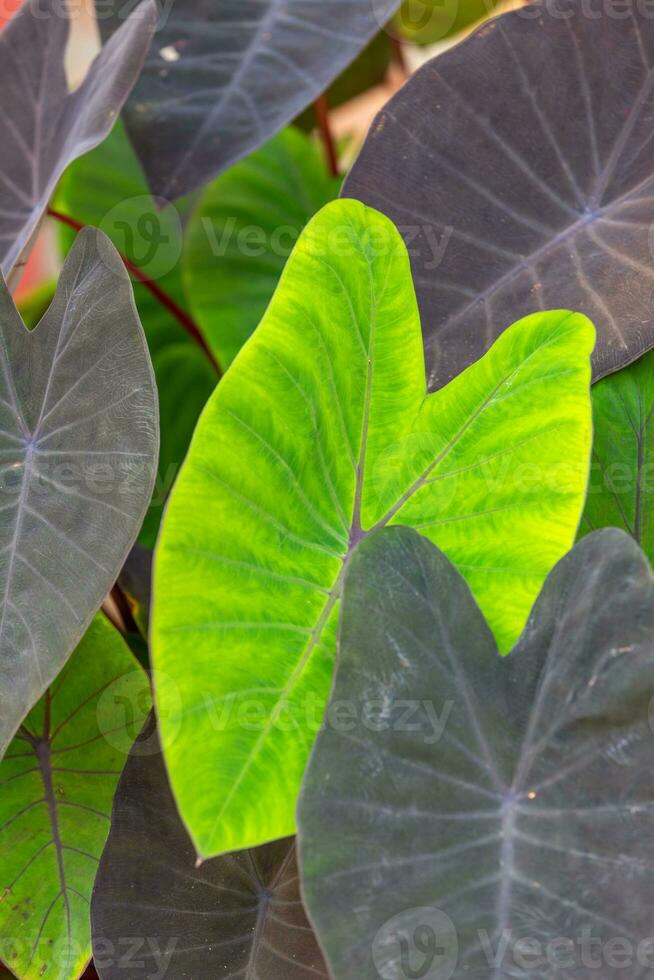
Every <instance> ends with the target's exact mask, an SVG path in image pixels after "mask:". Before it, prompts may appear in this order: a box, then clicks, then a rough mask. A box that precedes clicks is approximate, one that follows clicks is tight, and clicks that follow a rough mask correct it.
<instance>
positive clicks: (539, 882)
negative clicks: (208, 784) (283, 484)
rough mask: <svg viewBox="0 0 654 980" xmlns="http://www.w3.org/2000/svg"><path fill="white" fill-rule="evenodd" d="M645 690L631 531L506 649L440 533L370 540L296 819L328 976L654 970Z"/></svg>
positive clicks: (547, 601) (653, 623)
mask: <svg viewBox="0 0 654 980" xmlns="http://www.w3.org/2000/svg"><path fill="white" fill-rule="evenodd" d="M653 695H654V580H653V578H652V573H651V570H650V567H649V565H648V563H647V560H646V558H645V556H644V555H643V553H642V551H641V550H640V548H639V547H638V545H637V544H636V543H635V542H634V541H633V540H632V539H631V538H630V537H628V536H627V535H626V534H624V532H622V531H618V530H617V529H609V530H604V531H599V532H597V533H595V534H592V535H589V536H588V537H586V538H584V539H583V540H582V541H581V542H580V543H579V544H577V546H576V547H575V548H574V550H573V551H572V552H570V553H569V554H568V555H567V556H566V557H565V558H564V559H563V560H562V561H561V562H560V563H559V564H558V565H557V566H556V567H555V568H554V571H553V572H552V573H551V574H550V576H549V578H548V579H547V581H546V583H545V586H544V587H543V591H542V593H541V595H540V597H539V598H538V600H537V602H536V604H535V606H534V610H533V612H532V615H531V617H530V619H529V621H528V624H527V626H526V628H525V631H524V633H523V635H522V637H521V639H520V640H519V642H518V644H517V646H516V647H515V648H514V650H513V651H512V653H510V654H509V656H508V657H506V658H500V657H499V656H498V654H497V648H496V646H495V642H494V640H493V637H492V635H491V632H490V630H489V629H488V627H487V625H486V623H485V621H484V619H483V616H482V614H481V612H480V610H479V608H478V606H477V605H476V603H475V602H474V600H473V598H472V595H471V593H470V590H469V588H468V586H467V585H466V584H465V582H464V580H463V578H462V577H461V575H460V573H459V572H458V571H456V569H455V568H454V567H453V566H452V564H451V563H450V562H449V561H448V560H447V559H446V558H445V556H444V555H443V554H442V553H441V552H439V551H438V550H437V549H436V548H435V547H434V546H433V545H432V544H431V543H429V542H428V541H426V540H425V539H424V538H422V537H420V536H419V535H418V534H417V533H416V532H414V531H412V530H408V529H405V528H399V529H397V528H396V529H388V530H385V531H382V532H380V533H378V534H377V535H375V536H374V537H371V538H369V539H368V540H367V541H365V542H364V543H363V544H362V545H360V546H359V550H358V553H357V554H356V556H355V557H354V562H353V565H352V567H351V570H350V572H349V574H348V579H347V583H346V587H345V596H344V607H343V612H342V619H341V643H340V656H339V665H338V668H337V673H336V680H335V685H334V690H333V692H332V697H331V701H330V706H329V708H328V712H327V719H326V723H325V726H324V728H323V730H322V732H321V734H320V735H319V737H318V741H317V744H316V747H315V749H314V752H313V756H312V758H311V762H310V765H309V769H308V771H307V774H306V777H305V781H304V786H303V791H302V795H301V799H300V804H299V814H298V818H299V827H300V838H299V839H300V857H301V861H300V864H301V871H302V881H303V893H304V898H305V902H306V904H307V909H308V911H309V915H310V918H311V919H312V921H313V924H314V927H315V928H316V932H317V935H318V937H319V939H320V942H321V945H322V947H323V949H324V950H325V953H326V956H327V960H328V963H329V966H330V969H331V973H332V976H333V977H334V980H377V978H378V976H382V977H384V978H386V980H400V978H402V980H404V978H405V977H407V976H425V977H426V976H429V977H430V978H432V977H433V978H439V980H440V978H442V980H445V978H450V977H452V978H454V980H464V978H465V980H468V978H474V980H481V978H483V980H508V978H518V977H524V978H527V977H528V976H534V977H536V976H537V977H538V978H539V980H554V978H560V980H563V978H564V977H565V978H567V980H572V978H574V980H582V978H587V980H590V978H591V977H598V976H601V977H602V980H618V978H622V980H636V978H641V977H643V976H645V975H646V972H647V973H649V971H644V970H643V966H642V962H640V961H639V959H638V953H637V950H638V947H639V945H640V944H641V942H644V941H646V940H648V939H649V940H650V944H649V947H641V951H640V956H641V959H642V956H643V955H648V956H649V960H648V962H649V965H650V966H651V965H652V962H653V961H654V958H653V957H652V953H653V952H654V944H653V943H652V940H651V939H650V937H652V936H653V935H654V766H652V757H653V754H654V734H653V732H652V714H651V706H652V696H653ZM591 938H592V942H593V944H594V945H592V944H590V943H591ZM614 940H615V941H616V942H617V943H619V942H620V941H622V942H623V943H624V942H626V943H628V944H630V948H631V950H632V952H631V954H630V956H631V959H630V960H629V963H627V962H626V961H625V956H624V955H622V956H618V955H617V952H618V949H617V947H616V945H615V943H614V945H613V946H610V945H609V944H610V943H611V942H612V941H614ZM529 943H531V944H532V945H531V947H529V945H528V944H529ZM534 943H537V944H538V947H535V946H534V945H533V944H534ZM597 943H599V947H598V946H597ZM589 944H590V945H589ZM598 949H599V954H598ZM647 949H649V952H648V953H647ZM534 950H536V952H534ZM538 950H540V954H539V952H538ZM598 955H599V957H600V959H599V970H598ZM602 955H603V956H604V958H601V957H602ZM557 957H558V958H559V959H556V958H557ZM588 957H592V962H593V963H594V967H592V968H590V967H588V966H587V962H588ZM564 961H565V962H567V966H566V967H564V965H563V964H564ZM526 963H529V964H531V966H530V969H531V971H532V972H529V971H528V970H527V968H526V965H525V964H526ZM617 963H621V964H622V965H621V966H620V967H618V966H616V964H617ZM409 964H410V966H411V969H412V970H416V971H417V970H419V968H420V969H422V971H423V972H415V973H407V972H403V970H404V969H405V967H408V965H409ZM536 964H537V965H536ZM629 964H630V965H629Z"/></svg>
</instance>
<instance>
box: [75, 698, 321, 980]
mask: <svg viewBox="0 0 654 980" xmlns="http://www.w3.org/2000/svg"><path fill="white" fill-rule="evenodd" d="M299 887H300V886H299V879H298V869H297V859H296V848H295V839H294V838H286V839H284V840H279V841H275V842H274V843H272V844H266V845H264V846H262V847H258V848H256V849H254V850H244V851H239V852H237V853H234V854H227V855H223V856H222V857H218V858H213V859H212V860H210V861H206V862H204V863H202V864H200V863H199V862H198V861H197V860H196V854H195V851H194V849H193V845H192V843H191V840H190V838H189V836H188V834H187V832H186V830H185V828H184V826H183V824H182V822H181V819H180V817H179V815H178V812H177V808H176V805H175V801H174V799H173V796H172V792H171V790H170V788H169V785H168V778H167V775H166V769H165V766H164V763H163V760H162V757H161V754H160V748H159V740H158V735H157V731H156V726H155V723H154V720H153V718H152V717H150V719H149V720H148V722H146V724H145V726H144V728H143V731H142V733H141V735H140V737H139V738H138V739H137V741H136V742H135V744H134V747H133V749H132V752H131V754H130V757H129V759H128V761H127V765H126V766H125V769H124V772H123V775H122V777H121V779H120V782H119V784H118V789H117V791H116V796H115V799H114V811H113V815H112V824H111V831H110V834H109V839H108V841H107V846H106V848H105V852H104V854H103V856H102V860H101V862H100V868H99V871H98V876H97V878H96V883H95V889H94V892H93V901H92V931H93V949H94V962H95V966H96V969H97V971H98V973H99V975H100V977H101V978H102V980H122V978H123V977H124V966H123V965H121V962H120V959H119V958H118V957H116V956H115V955H114V953H115V950H117V949H118V948H119V945H120V942H121V940H122V939H123V937H125V936H135V935H138V936H142V937H148V938H144V939H143V940H142V948H141V949H140V951H139V959H141V960H144V961H145V962H147V963H148V965H150V964H151V965H153V966H154V967H156V968H157V969H158V970H159V971H160V973H159V975H160V976H164V975H165V976H166V977H167V978H170V980H182V978H185V977H198V978H199V977H227V976H231V977H243V978H245V977H262V978H265V980H307V978H308V977H311V976H314V977H318V978H323V980H327V970H326V968H325V965H324V961H323V958H322V954H321V952H320V950H319V947H318V943H317V940H316V938H315V935H314V933H313V930H312V929H311V927H310V925H309V923H308V921H307V918H306V914H305V911H304V906H303V905H302V900H301V898H300V891H299ZM112 951H114V952H113V953H112ZM153 972H156V971H153Z"/></svg>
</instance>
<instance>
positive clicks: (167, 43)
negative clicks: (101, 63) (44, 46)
mask: <svg viewBox="0 0 654 980" xmlns="http://www.w3.org/2000/svg"><path fill="white" fill-rule="evenodd" d="M398 4H399V0H372V2H371V0H328V2H327V0H323V2H320V3H316V2H315V0H267V2H265V3H261V2H260V0H223V2H222V3H220V4H215V5H214V4H207V3H206V0H169V3H167V4H166V7H165V10H164V14H163V17H162V25H161V27H160V29H159V31H158V32H157V35H156V39H155V43H154V44H153V46H152V49H151V51H150V54H149V55H148V58H147V59H146V63H145V69H144V71H143V74H142V75H141V77H140V79H139V81H138V83H137V84H136V87H135V89H134V93H133V97H132V98H131V99H130V100H129V101H128V103H127V106H126V109H125V114H124V115H125V120H126V123H127V129H128V132H129V135H130V138H131V140H132V142H133V144H134V147H135V148H136V152H137V153H138V156H139V158H140V160H141V161H142V163H143V166H144V168H145V172H146V174H147V177H148V182H149V184H150V187H151V188H152V192H153V194H155V195H156V196H157V197H161V198H165V199H167V200H174V198H176V197H181V196H182V195H183V194H187V193H189V191H192V190H195V189H197V188H198V187H202V185H203V184H206V183H207V182H208V181H209V180H211V178H212V177H215V176H216V174H218V173H219V172H220V171H221V170H225V169H226V168H227V167H229V166H230V165H231V164H233V163H236V161H237V160H240V159H241V157H244V156H246V155H247V154H248V153H251V152H252V151H253V150H256V149H257V147H259V146H261V145H262V144H263V143H265V142H266V141H267V140H269V139H270V137H271V136H274V135H275V133H277V132H278V131H279V130H280V129H282V128H283V127H284V126H286V124H287V123H289V122H291V120H292V119H294V117H295V116H297V115H298V113H300V112H302V110H303V109H305V108H306V106H308V105H309V103H310V102H312V101H313V100H314V99H315V98H316V97H317V96H318V95H319V94H320V93H321V92H323V91H324V90H325V89H326V88H327V86H328V85H329V84H330V82H332V81H333V80H334V79H335V78H336V77H337V76H338V75H340V73H341V72H342V71H343V69H344V68H345V67H346V66H347V65H348V64H349V63H350V62H351V61H353V60H354V59H355V57H356V56H357V54H358V53H359V52H360V51H362V50H363V48H364V47H365V46H366V44H367V43H368V41H370V40H371V38H372V37H373V36H374V35H375V34H376V33H377V32H378V31H379V29H380V28H382V27H383V26H384V24H385V23H386V21H387V20H388V19H389V17H390V16H391V14H392V13H393V11H394V10H395V9H396V7H397V6H398ZM97 8H98V21H99V25H100V30H101V32H102V33H103V35H104V36H107V35H108V34H110V33H111V31H112V30H114V29H115V28H116V27H117V26H118V25H119V24H120V23H121V11H122V9H123V4H122V2H121V0H110V2H109V3H106V2H102V3H99V4H97Z"/></svg>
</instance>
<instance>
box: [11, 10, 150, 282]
mask: <svg viewBox="0 0 654 980" xmlns="http://www.w3.org/2000/svg"><path fill="white" fill-rule="evenodd" d="M156 14H157V8H156V5H155V4H154V3H153V2H152V0H145V2H144V3H143V4H142V5H141V6H140V7H139V9H138V11H135V12H134V13H133V14H132V16H130V17H128V18H127V19H126V20H125V18H123V20H122V26H121V28H120V30H119V31H117V32H116V34H115V36H114V37H113V38H112V39H111V40H110V41H109V42H108V43H107V45H106V47H105V48H104V50H103V51H102V52H101V53H100V54H99V55H98V57H97V58H96V60H95V61H94V62H93V64H92V66H91V68H90V70H89V73H88V75H87V77H86V78H85V79H84V81H83V82H82V84H81V85H80V86H79V87H78V88H77V89H76V90H75V91H74V92H69V91H68V85H67V81H66V74H65V70H64V55H65V52H66V45H67V42H68V33H69V22H68V14H67V7H66V5H65V4H60V3H57V2H56V0H28V2H27V3H25V4H24V5H23V7H22V8H21V9H20V10H19V11H18V13H17V14H16V15H15V16H14V17H13V18H12V19H11V21H10V22H9V24H8V25H7V26H6V27H5V28H4V29H3V30H2V32H1V33H0V89H1V90H2V99H3V102H2V113H1V114H0V144H1V145H2V161H1V163H0V269H1V270H2V272H3V274H4V275H5V277H6V278H8V277H9V274H10V273H11V271H12V269H13V268H14V266H15V265H16V263H17V262H18V260H19V259H20V257H21V255H22V254H23V253H24V252H25V250H26V248H27V247H28V245H29V244H30V241H31V239H32V237H33V235H34V233H35V232H36V230H37V227H38V224H39V222H40V220H41V217H42V215H43V213H44V211H45V209H46V207H47V205H48V200H49V198H50V197H51V195H52V192H53V191H54V189H55V186H56V183H57V181H58V180H59V178H60V177H61V175H62V173H63V171H64V170H65V168H66V167H67V165H68V164H69V163H70V162H71V160H74V159H75V158H76V157H78V156H80V154H82V153H84V152H86V151H87V150H88V149H90V148H91V147H92V146H95V145H96V144H97V143H100V142H101V141H102V140H103V139H104V137H105V136H106V135H107V133H108V132H109V131H110V129H111V127H112V125H113V122H114V120H115V118H116V115H117V113H118V112H119V111H120V109H121V107H122V105H123V102H124V101H125V99H126V98H127V96H128V94H129V92H130V90H131V88H132V86H133V84H134V82H135V81H136V78H137V77H138V74H139V71H140V69H141V66H142V64H143V60H144V58H145V54H146V51H147V49H148V46H149V44H150V40H151V38H152V35H153V32H154V28H155V25H156Z"/></svg>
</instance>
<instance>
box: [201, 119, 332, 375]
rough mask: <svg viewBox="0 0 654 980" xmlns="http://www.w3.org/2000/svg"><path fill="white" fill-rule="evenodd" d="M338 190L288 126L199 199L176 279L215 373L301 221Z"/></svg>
mask: <svg viewBox="0 0 654 980" xmlns="http://www.w3.org/2000/svg"><path fill="white" fill-rule="evenodd" d="M339 186H340V183H339V180H337V179H335V178H333V177H330V176H329V174H328V173H327V171H326V168H325V161H324V159H323V156H322V153H321V151H320V148H319V147H318V146H316V144H315V143H314V141H313V140H311V139H309V137H307V136H304V135H303V134H302V133H300V132H298V130H297V129H294V128H289V129H287V130H285V131H284V132H283V133H280V134H279V135H278V136H276V137H275V139H273V140H271V141H270V143H268V144H266V146H264V147H262V148H261V149H260V150H257V152H256V153H253V154H252V156H250V157H248V158H247V160H243V161H242V162H241V163H239V164H237V165H236V166H235V167H232V168H231V170H228V172H227V173H226V174H223V175H222V176H221V177H218V178H217V180H215V181H214V182H213V183H212V184H211V185H210V186H209V187H208V188H207V189H206V191H205V192H204V194H203V195H202V197H201V199H200V203H199V204H198V207H197V209H196V210H195V211H194V213H193V217H192V219H191V221H190V222H189V226H188V230H187V233H186V236H185V243H184V279H185V282H186V287H187V292H188V295H189V298H190V303H191V308H192V310H193V313H194V315H195V317H196V319H197V321H198V323H199V324H200V326H201V327H202V331H203V333H204V335H205V337H206V338H207V340H208V342H209V344H210V345H211V348H212V350H213V351H214V353H215V354H216V357H217V358H218V360H219V362H220V364H221V365H222V367H223V368H225V367H227V366H228V365H229V364H230V363H231V362H232V361H233V359H234V357H235V356H236V354H238V352H239V350H240V349H241V347H242V345H243V344H244V342H245V341H246V340H247V339H248V337H249V336H250V334H251V333H252V331H253V330H254V329H255V327H256V326H257V324H258V323H259V320H260V319H261V317H262V316H263V314H264V313H265V311H266V307H267V306H268V303H269V302H270V298H271V296H272V294H273V293H274V291H275V287H276V286H277V283H278V281H279V277H280V276H281V274H282V270H283V268H284V265H285V264H286V260H287V259H288V257H289V255H290V254H291V251H292V250H293V246H294V245H295V242H296V241H297V239H298V236H299V234H300V232H301V231H302V229H303V228H304V226H305V225H306V223H307V221H308V220H309V218H311V217H312V216H313V215H314V214H315V213H316V211H319V210H320V208H321V207H322V206H323V205H324V204H327V203H328V202H329V201H331V200H332V199H333V198H335V197H337V196H338V190H339Z"/></svg>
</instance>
